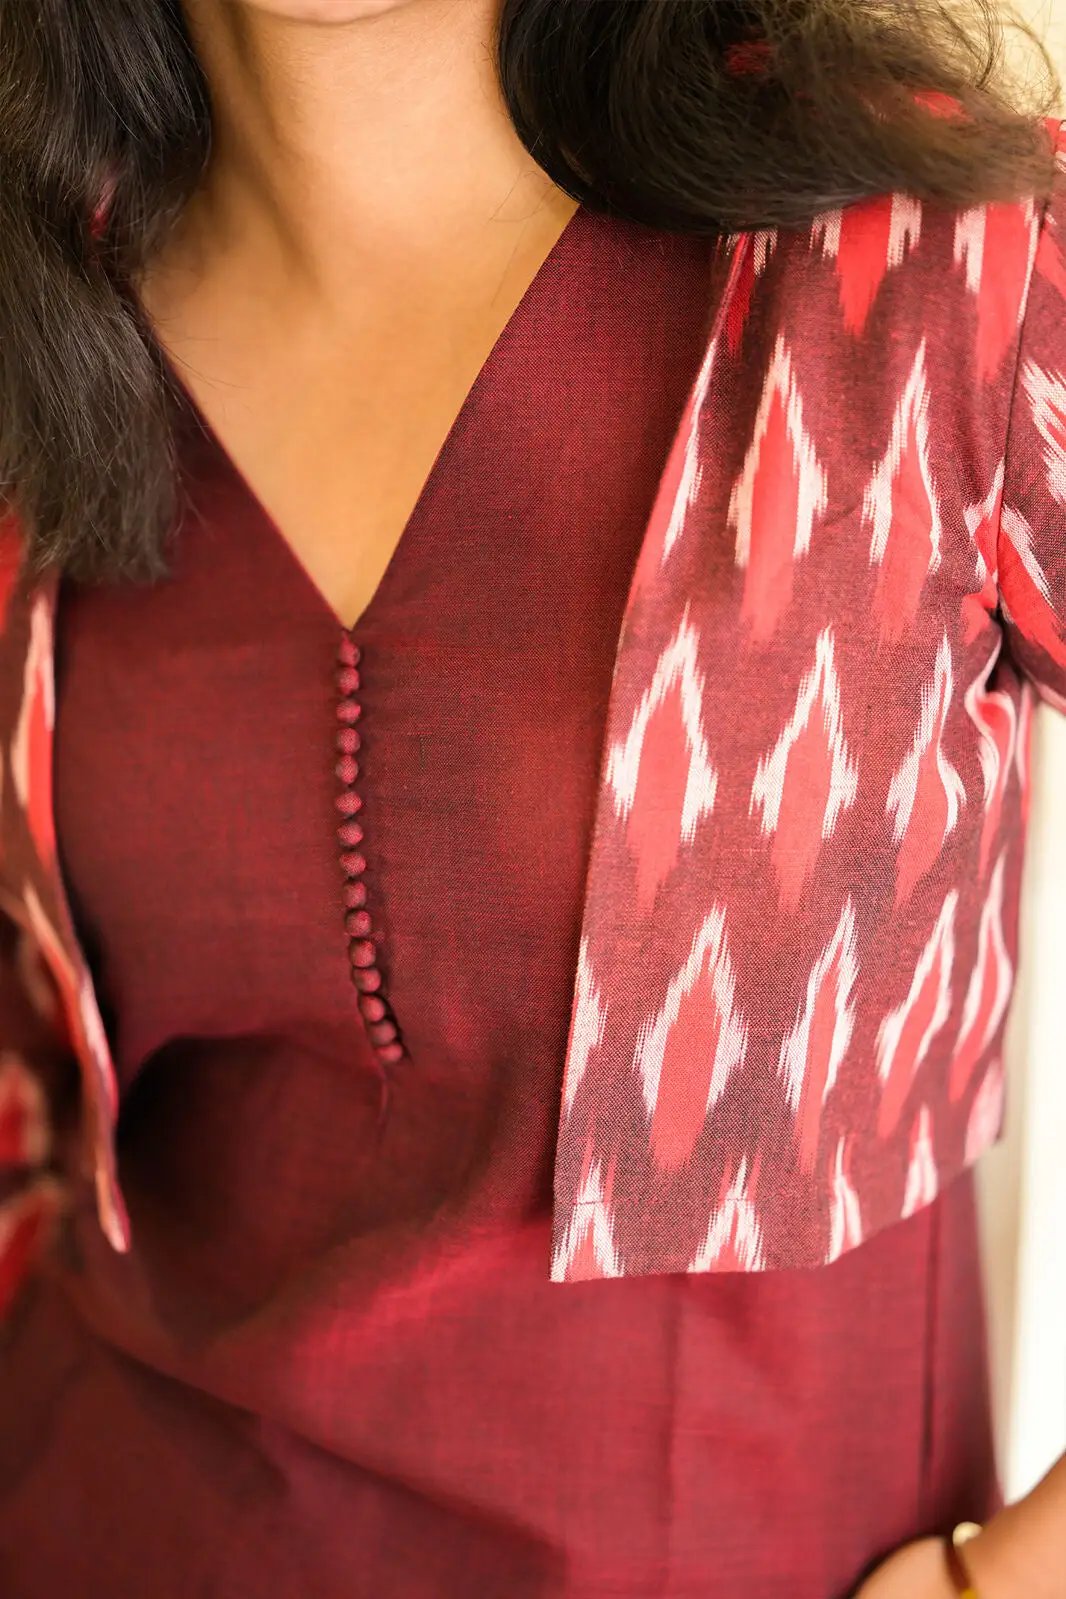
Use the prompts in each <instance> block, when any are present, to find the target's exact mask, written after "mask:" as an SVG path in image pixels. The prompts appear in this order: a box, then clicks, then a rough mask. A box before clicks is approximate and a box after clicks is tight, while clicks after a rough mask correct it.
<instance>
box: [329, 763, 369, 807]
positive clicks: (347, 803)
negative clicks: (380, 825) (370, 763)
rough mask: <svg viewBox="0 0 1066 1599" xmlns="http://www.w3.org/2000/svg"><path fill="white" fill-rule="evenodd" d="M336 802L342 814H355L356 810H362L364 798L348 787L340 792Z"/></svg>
mask: <svg viewBox="0 0 1066 1599" xmlns="http://www.w3.org/2000/svg"><path fill="white" fill-rule="evenodd" d="M352 765H353V766H354V765H355V762H354V761H353V762H352ZM334 804H335V805H336V807H337V809H338V810H339V811H340V813H341V815H342V816H354V815H355V813H356V811H359V810H362V808H363V802H362V800H361V799H360V798H359V795H358V794H356V793H355V792H354V790H352V789H347V790H346V791H345V793H343V794H338V795H337V798H336V799H335V800H334Z"/></svg>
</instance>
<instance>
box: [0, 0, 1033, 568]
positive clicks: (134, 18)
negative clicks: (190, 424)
mask: <svg viewBox="0 0 1066 1599" xmlns="http://www.w3.org/2000/svg"><path fill="white" fill-rule="evenodd" d="M1008 27H1010V28H1014V29H1017V30H1018V32H1019V35H1020V36H1021V37H1023V38H1024V40H1025V41H1026V43H1027V45H1028V50H1027V57H1026V59H1027V66H1028V70H1027V72H1026V74H1025V75H1024V76H1022V75H1020V74H1015V73H1013V72H1012V71H1010V70H1009V69H1008V67H1007V65H1006V61H1005V55H1004V45H1005V42H1006V36H1007V28H1008ZM1034 63H1035V67H1036V70H1035V71H1034V70H1033V68H1034ZM498 67H499V74H500V81H501V84H502V89H503V94H504V96H505V99H506V102H507V105H508V107H509V109H510V114H511V116H512V118H513V121H514V125H515V127H516V129H517V131H518V133H519V135H520V137H521V139H522V141H523V143H524V144H525V146H526V148H527V149H528V150H529V151H530V153H531V154H532V155H533V156H534V158H535V159H536V160H537V161H538V162H539V164H540V165H541V166H542V167H543V168H544V169H545V171H547V172H548V173H549V175H550V176H551V177H552V178H553V179H554V181H555V182H556V183H557V184H559V185H560V186H561V187H562V188H563V189H565V190H567V191H568V192H569V193H570V194H571V195H573V196H574V197H575V198H577V199H580V200H582V201H583V202H584V203H585V204H586V205H588V206H590V207H593V208H596V209H599V210H607V211H615V212H619V213H621V214H623V215H625V216H627V217H629V218H631V219H633V220H635V221H638V222H644V223H647V224H650V225H652V226H655V227H658V228H667V229H676V230H685V231H690V232H699V233H703V234H707V235H723V234H725V233H727V232H729V231H733V230H737V229H742V228H750V227H770V226H781V227H792V226H802V225H803V224H804V223H806V222H807V221H809V219H810V218H811V217H812V216H814V215H816V214H817V213H818V212H819V211H822V210H824V209H826V208H829V207H833V206H839V205H844V204H847V203H848V202H850V201H853V200H858V199H861V198H863V197H864V196H869V195H873V194H877V193H885V192H888V191H889V190H892V189H904V190H907V191H909V192H911V193H912V194H914V195H916V196H918V197H919V198H921V199H924V200H927V201H932V202H943V203H945V204H948V205H960V206H965V205H970V204H977V203H981V202H983V201H991V200H1008V199H1015V198H1018V197H1020V196H1022V195H1025V194H1030V195H1033V196H1039V197H1046V195H1047V194H1048V193H1049V192H1050V186H1051V182H1052V175H1053V163H1052V156H1051V150H1050V145H1049V143H1048V141H1047V140H1046V138H1045V137H1044V130H1043V125H1042V123H1041V121H1040V118H1041V117H1043V116H1045V115H1047V114H1048V113H1049V112H1050V111H1052V110H1053V109H1054V107H1055V104H1056V98H1057V93H1058V82H1057V79H1056V76H1055V72H1054V68H1053V66H1052V64H1051V61H1050V59H1049V58H1048V55H1047V52H1046V51H1045V49H1044V47H1043V45H1042V44H1041V43H1040V41H1039V39H1038V38H1037V37H1036V36H1035V35H1034V34H1033V33H1032V32H1031V31H1030V30H1029V28H1028V27H1027V26H1026V24H1025V23H1023V22H1022V21H1020V20H1019V19H1017V18H1016V17H1015V16H1014V15H1013V13H1011V14H1010V15H1009V16H1008V15H1007V14H1006V13H1005V12H1004V10H1003V7H1001V6H1000V5H998V4H996V3H995V0H502V7H501V11H500V16H499V28H498ZM945 107H947V108H948V111H947V113H946V112H945ZM210 144H211V108H210V100H209V95H208V90H207V85H206V83H205V81H204V77H203V74H202V71H201V69H200V66H199V63H198V61H197V58H196V55H195V53H194V51H193V48H192V45H191V43H190V39H189V36H188V33H187V31H186V29H185V26H184V23H183V20H182V13H181V5H180V0H92V3H91V4H86V3H78V4H73V5H72V4H71V3H70V0H35V3H34V4H33V5H29V4H27V3H26V0H0V499H2V502H3V504H4V506H5V507H7V508H14V509H15V510H16V511H17V514H18V516H19V518H20V521H21V524H22V528H23V531H24V534H25V547H24V552H25V559H26V562H27V565H28V566H29V567H30V568H31V569H32V570H33V571H34V572H41V571H43V570H44V569H45V568H46V567H48V566H51V565H53V564H55V565H58V566H59V567H61V568H62V569H64V570H66V571H69V572H70V573H71V574H72V575H73V576H75V577H77V578H79V579H81V580H84V581H98V580H102V579H106V578H111V579H113V578H117V577H124V578H127V579H134V580H152V579H154V578H158V577H160V576H163V575H164V574H165V573H166V571H167V570H168V560H167V554H166V546H167V541H168V537H169V535H170V534H171V533H172V531H173V528H174V526H175V519H176V513H177V498H176V489H175V473H174V459H173V457H174V444H173V428H172V418H173V411H172V405H173V394H172V392H171V391H170V389H169V387H168V381H167V372H166V368H165V366H164V365H163V364H162V363H161V361H160V358H159V352H158V347H157V345H156V344H155V341H154V340H153V338H152V336H151V334H150V332H149V329H148V328H147V326H146V325H145V322H144V319H143V317H142V315H141V314H140V312H139V307H138V302H137V299H136V296H135V294H134V291H133V288H132V285H133V284H134V283H135V282H136V281H137V278H138V274H139V273H140V272H141V271H142V270H143V268H144V266H145V265H146V263H147V262H149V261H150V259H151V258H152V255H153V252H154V251H156V250H157V249H158V248H159V247H160V245H161V243H162V242H163V240H164V239H165V237H166V236H167V233H168V230H169V229H170V228H171V226H172V225H173V224H174V222H175V220H176V219H177V217H178V216H179V214H180V212H181V210H182V207H183V205H184V203H185V201H186V200H187V198H188V196H189V195H190V194H191V193H192V192H193V191H194V189H195V188H196V186H197V184H198V182H199V180H200V178H201V176H202V174H203V171H204V167H205V164H206V162H207V160H208V157H209V152H210ZM109 179H110V180H111V181H113V184H114V187H113V191H112V192H111V200H110V204H109V207H108V210H107V222H106V226H105V227H104V229H103V231H102V233H100V234H99V236H98V237H94V229H93V218H94V215H95V214H96V213H97V212H98V208H99V204H100V200H101V196H102V194H103V192H104V187H105V184H106V183H107V182H108V180H109Z"/></svg>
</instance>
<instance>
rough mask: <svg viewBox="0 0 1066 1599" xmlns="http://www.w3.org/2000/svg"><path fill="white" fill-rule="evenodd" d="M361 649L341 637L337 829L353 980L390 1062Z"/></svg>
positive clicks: (392, 1033) (370, 1028) (399, 1054)
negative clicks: (365, 767)
mask: <svg viewBox="0 0 1066 1599" xmlns="http://www.w3.org/2000/svg"><path fill="white" fill-rule="evenodd" d="M358 666H359V647H358V645H357V644H355V643H353V642H352V639H351V638H350V637H349V635H348V634H347V633H346V634H344V636H343V638H342V639H341V644H340V650H339V664H338V667H337V689H338V692H339V694H340V698H339V700H338V703H337V720H338V722H339V723H340V727H339V728H338V729H337V750H338V753H339V756H340V759H339V760H338V762H337V768H336V770H337V776H338V778H339V779H340V783H341V791H340V793H339V794H338V795H337V809H338V810H339V811H340V813H341V816H342V818H343V820H342V822H341V824H340V826H339V827H338V829H337V837H338V838H339V839H340V842H341V867H342V869H343V871H344V877H345V883H344V906H345V916H344V927H345V931H346V932H347V934H348V960H349V962H350V964H351V977H352V982H353V983H354V984H355V986H356V988H357V989H358V991H359V1010H360V1012H361V1014H362V1017H363V1021H364V1023H365V1025H366V1030H367V1034H368V1036H369V1038H370V1041H371V1043H372V1044H373V1046H374V1048H375V1050H376V1051H377V1055H378V1059H379V1060H381V1061H384V1062H385V1063H386V1064H388V1065H391V1064H392V1063H393V1062H395V1061H398V1060H401V1059H402V1058H403V1054H404V1048H403V1044H402V1043H401V1042H400V1037H399V1029H398V1027H397V1026H396V1020H395V1018H394V1016H393V1015H392V1013H391V1011H390V1010H389V1007H388V1004H387V1003H386V1000H385V996H384V994H383V993H382V976H381V971H380V969H379V967H378V964H377V949H376V946H375V943H374V934H373V932H372V927H371V919H370V912H369V911H368V910H367V908H366V884H365V883H364V882H363V873H364V872H365V871H366V857H365V856H364V855H363V854H361V853H360V850H359V845H360V844H361V843H362V842H363V829H362V827H361V826H360V825H359V823H358V822H357V821H356V815H357V813H358V812H359V811H360V810H362V808H363V801H362V798H361V797H360V795H359V793H358V792H357V790H356V787H355V781H356V778H357V777H358V776H359V766H358V763H357V762H356V759H355V754H356V751H357V750H358V748H359V745H360V738H359V733H358V731H357V730H356V727H355V723H356V722H358V720H359V718H360V716H361V715H362V710H363V708H362V706H361V705H360V703H359V701H358V700H357V699H356V697H355V696H356V694H357V693H358V690H359V672H358Z"/></svg>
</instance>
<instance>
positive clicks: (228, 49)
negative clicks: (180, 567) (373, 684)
mask: <svg viewBox="0 0 1066 1599" xmlns="http://www.w3.org/2000/svg"><path fill="white" fill-rule="evenodd" d="M496 4H497V0H225V3H222V4H220V3H219V0H185V11H186V17H187V21H188V25H189V28H190V32H191V34H192V36H193V39H194V41H195V43H196V47H197V50H198V53H199V54H200V57H201V60H202V61H203V64H204V69H205V72H206V73H207V77H208V80H209V83H210V85H211V90H212V99H213V103H214V106H215V111H216V135H215V141H214V149H213V156H212V162H211V167H210V170H209V172H208V174H207V176H206V179H205V182H204V184H203V186H202V189H201V191H200V193H199V194H198V195H197V196H196V197H195V199H194V201H193V203H192V204H191V205H190V207H189V209H188V213H187V216H186V218H185V220H184V223H183V226H182V228H181V230H180V232H179V233H178V234H177V235H176V236H175V238H174V240H173V241H172V242H171V244H170V245H168V248H167V251H166V253H165V255H164V256H163V257H161V258H160V260H159V261H157V262H155V263H153V266H152V269H151V272H150V273H149V274H148V275H147V276H146V279H145V280H144V282H143V283H142V284H141V285H140V294H141V298H142V301H143V303H144V305H145V308H146V310H147V311H148V313H149V315H150V316H151V318H152V320H153V323H154V326H155V328H156V331H157V334H158V336H159V338H160V340H161V342H163V344H164V345H165V346H166V347H167V349H168V351H169V352H170V354H171V357H172V359H173V360H174V362H175V364H176V366H177V367H178V369H179V371H180V374H181V376H182V378H183V381H185V382H186V384H187V386H188V388H189V389H190V392H191V393H192V394H193V397H194V398H195V399H196V401H197V403H198V404H199V405H200V407H201V409H202V410H203V412H204V414H205V415H206V416H207V418H208V420H209V421H210V423H211V425H212V427H213V428H214V429H215V431H216V433H217V434H218V435H219V437H220V438H221V440H222V442H223V443H224V445H225V446H226V448H227V450H228V451H229V453H230V455H231V456H232V458H233V460H234V461H235V463H236V464H237V466H238V467H239V468H240V470H241V471H242V473H243V474H244V476H245V478H246V480H247V481H248V483H249V484H250V485H251V486H252V488H253V491H254V492H255V494H256V495H257V496H258V498H259V500H260V502H261V503H262V504H263V506H264V507H265V508H266V509H267V510H268V512H269V513H270V514H271V516H272V517H273V519H274V521H275V523H276V525H277V526H278V529H279V531H280V532H281V535H282V536H283V537H284V538H285V539H286V540H287V542H288V543H289V544H290V546H291V547H292V548H293V550H294V552H295V553H296V555H297V557H298V559H300V560H301V561H302V562H303V564H304V566H305V567H306V569H307V571H308V574H309V576H310V577H311V579H312V581H313V582H314V583H315V584H316V585H317V587H318V588H319V591H320V593H322V594H323V596H324V597H325V598H326V600H327V603H328V604H329V605H330V606H331V608H332V609H333V610H334V613H335V614H336V615H337V617H338V618H339V619H340V620H342V621H345V622H347V623H349V624H351V623H353V622H354V621H355V620H356V619H357V618H358V616H359V614H360V612H361V611H362V610H363V609H364V607H365V605H366V603H367V601H368V600H369V599H370V597H371V595H372V594H373V591H374V589H375V587H376V586H377V582H378V581H379V580H380V577H381V575H382V573H383V572H384V569H385V566H386V564H387V562H388V560H389V557H390V556H391V554H392V552H393V550H394V549H395V546H396V544H397V542H398V541H399V538H400V536H401V535H402V532H403V528H404V525H405V523H406V521H407V519H408V518H409V516H410V513H411V510H412V509H413V507H414V504H415V501H416V500H417V498H418V494H419V492H420V490H421V487H422V485H423V482H424V480H425V477H426V475H427V473H428V471H429V468H430V466H431V465H432V462H433V459H434V457H435V455H436V453H437V451H438V449H439V448H440V445H441V443H442V442H443V440H444V438H445V436H446V434H447V432H448V430H449V428H450V426H451V423H452V421H453V419H454V417H455V414H456V412H457V411H458V409H459V407H460V405H461V403H462V400H463V398H464V396H465V395H466V393H467V392H468V390H469V388H470V385H471V383H472V382H473V380H474V377H475V376H476V374H477V371H478V369H479V368H480V366H481V364H482V363H483V361H484V359H485V357H486V356H487V354H488V352H489V350H490V349H491V347H492V344H493V343H494V342H495V339H496V337H497V336H498V334H499V332H500V331H501V330H502V328H503V326H504V324H505V323H506V321H507V319H508V317H509V316H510V314H511V312H512V311H513V309H514V307H515V305H517V303H518V301H519V300H520V299H521V297H522V294H523V293H524V291H525V289H526V288H527V286H528V284H529V282H530V280H531V279H532V277H533V276H534V274H535V272H536V270H537V268H538V266H539V265H540V263H541V261H542V260H543V258H544V256H545V255H546V254H547V253H548V251H549V250H550V248H551V246H552V245H553V244H554V243H555V241H556V239H557V238H558V236H559V234H560V233H561V231H562V229H563V227H564V226H565V224H566V223H567V222H568V221H569V219H570V217H571V216H572V214H573V211H574V203H573V201H572V200H570V199H569V197H568V196H566V195H564V194H562V193H561V192H560V191H559V190H558V189H556V188H555V187H554V185H552V184H551V183H550V182H549V180H548V179H547V178H546V177H545V176H544V174H543V173H541V172H540V170H539V168H537V166H536V164H535V163H534V162H533V161H532V160H531V158H530V157H529V156H528V155H527V153H526V152H525V150H524V149H523V148H522V146H521V145H520V143H519V141H518V139H517V137H516V135H515V133H514V131H513V129H512V128H511V125H510V122H509V120H508V118H507V114H506V110H505V108H504V106H503V103H502V100H501V97H500V94H499V90H498V86H497V84H496V80H495V73H494V68H493V58H492V48H491V40H492V25H493V21H494V18H495V8H496ZM294 414H295V415H296V416H297V417H298V425H297V426H293V425H292V424H293V416H294ZM323 460H328V461H329V471H328V472H323V471H322V470H321V463H322V462H323ZM965 1554H966V1560H967V1564H968V1566H969V1568H970V1570H971V1572H972V1574H973V1577H974V1580H975V1582H976V1584H977V1587H978V1590H979V1592H980V1594H981V1599H1066V1458H1064V1460H1062V1461H1060V1462H1059V1463H1058V1464H1057V1465H1056V1466H1055V1467H1054V1468H1053V1469H1052V1470H1051V1471H1050V1472H1049V1473H1048V1474H1047V1476H1046V1477H1045V1478H1044V1479H1043V1481H1042V1482H1041V1483H1039V1484H1038V1485H1037V1487H1036V1488H1035V1489H1034V1490H1033V1491H1032V1492H1031V1493H1030V1494H1029V1495H1027V1496H1026V1497H1025V1498H1024V1499H1021V1500H1019V1501H1017V1502H1016V1503H1015V1504H1012V1505H1009V1506H1007V1508H1006V1509H1005V1510H1003V1511H1002V1512H1001V1513H1000V1514H999V1515H998V1516H996V1517H995V1518H994V1519H993V1520H992V1521H991V1522H990V1523H989V1524H988V1526H987V1527H986V1529H985V1530H984V1532H982V1534H981V1535H980V1536H979V1537H978V1538H977V1539H975V1540H974V1541H973V1542H971V1543H970V1544H968V1545H967V1546H966V1551H965ZM953 1592H954V1590H953V1588H952V1585H951V1583H950V1581H949V1579H948V1577H947V1575H946V1569H945V1566H944V1560H943V1551H942V1547H941V1544H940V1541H939V1540H938V1539H920V1540H918V1541H916V1542H914V1543H911V1544H908V1545H907V1546H906V1547H904V1548H903V1549H900V1550H898V1551H897V1552H896V1553H895V1554H894V1555H892V1556H891V1557H890V1558H889V1559H888V1560H886V1561H885V1562H884V1563H883V1564H882V1565H881V1567H880V1568H879V1569H878V1570H877V1572H875V1574H874V1575H873V1576H872V1577H871V1578H869V1579H868V1581H867V1582H866V1583H865V1584H864V1585H863V1586H862V1588H861V1590H860V1594H859V1596H857V1599H952V1595H953Z"/></svg>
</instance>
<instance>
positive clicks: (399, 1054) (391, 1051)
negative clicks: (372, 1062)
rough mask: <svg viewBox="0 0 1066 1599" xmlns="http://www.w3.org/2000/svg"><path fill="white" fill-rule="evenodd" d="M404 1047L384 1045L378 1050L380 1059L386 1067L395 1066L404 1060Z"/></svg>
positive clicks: (396, 1044)
mask: <svg viewBox="0 0 1066 1599" xmlns="http://www.w3.org/2000/svg"><path fill="white" fill-rule="evenodd" d="M403 1053H404V1052H403V1045H402V1044H401V1043H395V1044H382V1045H381V1047H380V1049H379V1050H378V1052H377V1054H378V1059H379V1060H382V1061H384V1062H385V1064H386V1066H395V1064H396V1062H397V1061H398V1060H403Z"/></svg>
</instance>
